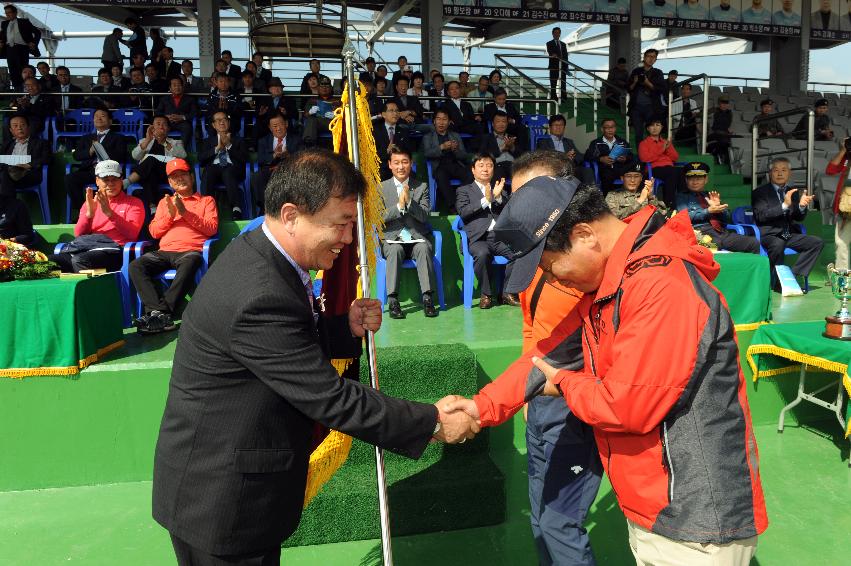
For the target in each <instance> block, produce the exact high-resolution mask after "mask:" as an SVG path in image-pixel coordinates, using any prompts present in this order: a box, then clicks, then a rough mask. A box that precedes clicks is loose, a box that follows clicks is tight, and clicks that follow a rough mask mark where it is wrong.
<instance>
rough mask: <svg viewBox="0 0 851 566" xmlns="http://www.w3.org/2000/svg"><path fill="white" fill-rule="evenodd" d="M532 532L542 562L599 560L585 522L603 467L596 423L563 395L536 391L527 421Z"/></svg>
mask: <svg viewBox="0 0 851 566" xmlns="http://www.w3.org/2000/svg"><path fill="white" fill-rule="evenodd" d="M526 456H527V464H528V473H529V504H530V507H531V509H530V511H531V512H530V519H531V522H532V536H533V537H534V538H535V546H536V547H537V549H538V564H540V565H542V566H551V565H556V564H558V565H568V564H569V565H571V566H594V564H596V562H595V561H594V553H593V552H592V551H591V544H590V541H589V539H588V531H587V530H586V529H585V527H584V523H585V518H586V517H587V515H588V509H589V508H590V507H591V504H592V503H594V499H595V497H596V496H597V490H598V489H599V488H600V481H601V478H602V474H603V469H602V466H601V464H600V458H599V456H598V455H597V446H596V443H595V442H594V433H593V431H592V430H591V427H590V426H588V425H586V424H585V423H583V422H581V421H580V420H579V419H577V418H576V416H574V415H571V414H570V411H569V410H568V407H567V404H565V402H564V399H562V398H561V397H535V398H534V399H532V401H531V402H530V403H529V421H528V423H527V425H526Z"/></svg>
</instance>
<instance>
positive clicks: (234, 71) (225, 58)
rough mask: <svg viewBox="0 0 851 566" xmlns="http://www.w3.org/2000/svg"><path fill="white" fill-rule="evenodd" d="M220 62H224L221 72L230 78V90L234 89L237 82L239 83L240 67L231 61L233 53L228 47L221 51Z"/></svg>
mask: <svg viewBox="0 0 851 566" xmlns="http://www.w3.org/2000/svg"><path fill="white" fill-rule="evenodd" d="M222 62H223V63H224V67H223V68H222V72H223V73H224V74H226V75H227V76H228V79H229V80H230V90H232V91H235V90H236V86H237V83H239V76H240V75H241V74H242V68H241V67H240V66H239V65H237V64H236V63H234V62H233V53H231V52H230V49H225V50H224V51H222Z"/></svg>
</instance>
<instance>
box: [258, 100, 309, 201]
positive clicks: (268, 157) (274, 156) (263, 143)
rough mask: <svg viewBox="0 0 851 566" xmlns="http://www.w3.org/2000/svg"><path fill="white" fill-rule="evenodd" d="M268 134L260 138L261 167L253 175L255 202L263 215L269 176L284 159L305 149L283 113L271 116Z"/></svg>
mask: <svg viewBox="0 0 851 566" xmlns="http://www.w3.org/2000/svg"><path fill="white" fill-rule="evenodd" d="M267 124H268V132H269V133H268V134H267V135H266V136H264V137H262V138H260V142H259V143H258V145H257V164H258V165H259V166H260V169H259V170H258V171H257V172H256V173H253V174H252V176H251V188H252V192H253V193H254V203H255V204H256V205H257V207H258V208H259V209H260V214H261V215H262V214H263V213H264V211H265V208H266V207H265V205H264V196H265V193H266V184H267V183H268V182H269V177H271V176H272V173H273V172H274V171H275V169H277V168H278V164H280V163H281V161H282V160H283V159H285V158H286V157H288V156H290V155H292V154H293V153H296V152H299V151H301V150H302V149H304V145H303V144H302V143H301V138H300V137H298V135H297V134H294V133H292V132H290V131H289V123H288V122H287V120H286V118H284V117H283V116H282V115H281V114H279V113H276V114H273V115H272V116H270V117H269V121H268V123H267Z"/></svg>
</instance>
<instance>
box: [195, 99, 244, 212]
mask: <svg viewBox="0 0 851 566" xmlns="http://www.w3.org/2000/svg"><path fill="white" fill-rule="evenodd" d="M247 161H248V148H247V147H246V145H245V142H244V141H243V140H242V138H240V137H239V136H238V135H236V134H232V133H231V124H230V119H229V118H228V115H227V114H226V113H225V112H223V111H221V110H219V111H217V112H215V113H214V114H213V132H212V133H211V134H210V135H209V136H208V137H207V139H205V140H204V144H203V147H202V148H201V151H200V152H199V153H198V164H199V165H200V166H201V168H202V171H201V192H202V193H203V194H205V195H209V194H213V193H212V190H213V187H215V186H216V185H218V184H224V186H225V189H226V190H227V195H228V197H227V198H228V205H229V206H230V207H231V214H232V217H233V219H234V220H242V219H243V218H244V216H243V214H248V213H249V212H250V211H248V210H246V211H243V210H242V189H241V188H240V184H241V183H242V182H243V180H245V163H246V162H247Z"/></svg>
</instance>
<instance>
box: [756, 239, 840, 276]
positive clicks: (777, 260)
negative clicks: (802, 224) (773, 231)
mask: <svg viewBox="0 0 851 566" xmlns="http://www.w3.org/2000/svg"><path fill="white" fill-rule="evenodd" d="M760 243H762V247H763V248H765V252H766V253H767V254H768V261H769V262H771V273H772V276H773V275H774V266H775V265H782V264H783V250H784V249H785V248H792V249H793V250H795V251H796V252H798V257H797V259H796V260H795V265H794V266H792V273H793V274H794V275H795V276H804V277H806V276H807V275H809V274H810V271H812V269H813V267H814V266H815V264H816V261H818V256H819V254H820V253H821V250H822V248H823V247H824V241H823V240H822V239H821V238H819V237H817V236H810V235H809V234H792V235H791V236H789V239H788V240H784V239H783V238H781V237H780V236H766V235H762V237H761V238H760Z"/></svg>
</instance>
